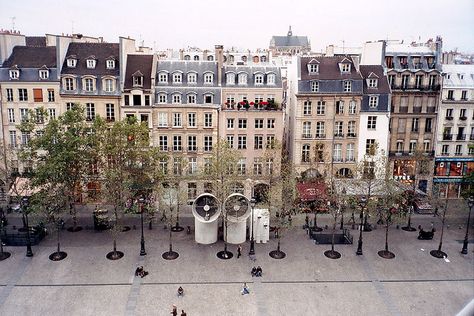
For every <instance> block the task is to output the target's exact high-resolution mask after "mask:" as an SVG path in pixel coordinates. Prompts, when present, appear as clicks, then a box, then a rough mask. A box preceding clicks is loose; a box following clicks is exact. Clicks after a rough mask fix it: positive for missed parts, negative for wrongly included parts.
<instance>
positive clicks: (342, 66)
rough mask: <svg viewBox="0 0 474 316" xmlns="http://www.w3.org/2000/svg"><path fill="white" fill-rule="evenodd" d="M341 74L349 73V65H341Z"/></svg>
mask: <svg viewBox="0 0 474 316" xmlns="http://www.w3.org/2000/svg"><path fill="white" fill-rule="evenodd" d="M341 72H343V73H348V72H351V64H341Z"/></svg>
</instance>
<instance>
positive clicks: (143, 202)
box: [138, 195, 146, 256]
mask: <svg viewBox="0 0 474 316" xmlns="http://www.w3.org/2000/svg"><path fill="white" fill-rule="evenodd" d="M138 205H139V206H140V221H141V226H142V238H141V241H140V245H141V248H140V256H145V255H146V251H145V237H144V236H143V206H144V205H145V197H144V196H143V195H141V196H140V198H139V199H138Z"/></svg>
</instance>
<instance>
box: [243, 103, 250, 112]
mask: <svg viewBox="0 0 474 316" xmlns="http://www.w3.org/2000/svg"><path fill="white" fill-rule="evenodd" d="M244 108H245V110H246V111H248V110H249V108H250V105H249V102H248V101H245V103H244Z"/></svg>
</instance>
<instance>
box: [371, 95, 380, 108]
mask: <svg viewBox="0 0 474 316" xmlns="http://www.w3.org/2000/svg"><path fill="white" fill-rule="evenodd" d="M378 103H379V97H378V96H374V95H371V96H369V107H371V108H376V107H377V105H378Z"/></svg>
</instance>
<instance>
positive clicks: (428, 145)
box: [423, 140, 431, 153]
mask: <svg viewBox="0 0 474 316" xmlns="http://www.w3.org/2000/svg"><path fill="white" fill-rule="evenodd" d="M430 150H431V143H430V141H429V140H424V141H423V151H424V152H425V153H427V152H429V151H430Z"/></svg>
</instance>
